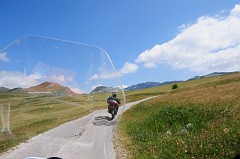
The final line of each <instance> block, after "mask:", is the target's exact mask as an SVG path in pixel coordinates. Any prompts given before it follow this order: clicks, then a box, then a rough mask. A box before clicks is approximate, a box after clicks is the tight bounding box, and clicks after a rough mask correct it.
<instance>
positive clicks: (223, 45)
mask: <svg viewBox="0 0 240 159" xmlns="http://www.w3.org/2000/svg"><path fill="white" fill-rule="evenodd" d="M239 26H240V5H235V7H234V8H233V9H232V10H231V12H230V14H229V15H228V16H226V17H223V16H222V17H221V16H214V17H209V16H204V17H200V18H198V20H197V22H196V23H195V24H192V25H182V26H181V32H180V33H179V34H178V35H177V36H176V37H175V38H174V39H172V40H170V41H168V42H166V43H163V44H161V45H155V46H154V47H153V48H151V49H149V50H146V51H144V52H142V53H141V54H140V55H139V56H138V58H137V59H136V63H138V64H143V65H144V66H145V67H147V68H152V67H155V66H156V65H158V64H161V63H165V64H168V65H171V66H172V68H173V69H189V70H191V71H193V72H204V73H207V72H213V71H237V70H240V64H239V63H240V62H239V61H240V29H239Z"/></svg>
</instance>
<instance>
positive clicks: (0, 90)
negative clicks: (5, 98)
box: [0, 87, 10, 93]
mask: <svg viewBox="0 0 240 159" xmlns="http://www.w3.org/2000/svg"><path fill="white" fill-rule="evenodd" d="M9 90H10V89H9V88H6V87H0V93H1V92H3V93H4V92H8V91H9Z"/></svg>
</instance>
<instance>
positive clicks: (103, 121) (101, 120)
mask: <svg viewBox="0 0 240 159" xmlns="http://www.w3.org/2000/svg"><path fill="white" fill-rule="evenodd" d="M93 124H94V125H96V126H101V125H105V126H111V125H114V124H117V121H116V120H112V118H111V117H108V116H97V117H95V120H94V121H93Z"/></svg>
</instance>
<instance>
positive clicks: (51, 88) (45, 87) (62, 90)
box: [28, 81, 75, 95]
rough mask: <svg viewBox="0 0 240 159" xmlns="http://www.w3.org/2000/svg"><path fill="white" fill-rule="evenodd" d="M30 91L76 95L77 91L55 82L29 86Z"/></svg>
mask: <svg viewBox="0 0 240 159" xmlns="http://www.w3.org/2000/svg"><path fill="white" fill-rule="evenodd" d="M28 91H29V92H52V93H57V94H60V95H74V94H75V93H74V92H73V91H72V90H71V89H69V88H68V87H65V86H61V85H60V84H58V83H55V82H48V81H46V82H43V83H41V84H39V85H37V86H33V87H30V88H28Z"/></svg>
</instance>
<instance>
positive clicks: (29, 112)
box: [0, 36, 125, 158]
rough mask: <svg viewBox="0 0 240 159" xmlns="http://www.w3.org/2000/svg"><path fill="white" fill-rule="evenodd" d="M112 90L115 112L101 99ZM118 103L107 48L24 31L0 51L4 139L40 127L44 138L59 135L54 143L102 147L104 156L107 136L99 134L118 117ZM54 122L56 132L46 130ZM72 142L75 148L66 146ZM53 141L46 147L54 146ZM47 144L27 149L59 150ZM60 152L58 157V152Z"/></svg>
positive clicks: (119, 89)
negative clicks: (24, 33)
mask: <svg viewBox="0 0 240 159" xmlns="http://www.w3.org/2000/svg"><path fill="white" fill-rule="evenodd" d="M112 92H116V95H117V98H118V99H121V100H120V102H121V104H119V109H118V111H117V112H115V114H114V115H115V116H112V115H113V114H112V113H111V112H109V110H108V105H109V104H108V103H107V99H108V97H109V96H112ZM124 105H125V96H124V92H123V90H122V86H121V82H120V79H119V77H117V72H116V71H115V69H114V66H113V64H112V62H111V59H110V58H109V56H108V54H107V53H106V52H105V51H104V50H103V49H101V48H99V47H95V46H90V45H86V44H81V43H77V42H69V41H65V40H59V39H54V38H46V37H39V36H24V37H22V38H20V39H18V40H16V41H15V42H13V43H11V44H9V45H8V46H6V47H5V48H3V49H2V50H1V51H0V111H1V121H2V122H1V136H2V137H4V138H5V139H6V140H9V141H10V140H12V138H14V139H15V140H18V139H21V140H22V141H24V140H27V139H29V138H31V137H33V136H35V135H37V134H42V133H44V132H45V134H47V133H49V134H47V135H46V136H47V137H48V139H46V144H51V142H53V141H55V140H59V141H58V142H56V143H58V144H69V145H68V148H69V151H72V153H77V152H75V151H78V152H79V151H83V152H82V153H85V152H84V151H88V149H89V148H90V149H91V151H92V149H94V151H95V150H96V153H99V152H102V151H104V158H108V157H111V155H112V154H109V153H110V152H109V151H110V149H111V147H112V146H111V143H109V142H110V141H111V140H106V139H104V138H107V137H108V138H110V137H111V134H112V128H111V129H110V127H113V126H114V125H116V124H117V123H118V121H119V120H120V117H121V114H122V112H123V110H124ZM89 114H90V115H89ZM87 115H88V116H87ZM82 117H83V118H82ZM79 118H81V120H80V119H79ZM75 119H77V120H75ZM73 120H74V121H73ZM70 121H72V123H71V122H70ZM68 122H70V125H69V127H68V128H67V129H66V128H65V129H64V126H65V125H66V124H63V123H68ZM62 124H63V125H62ZM59 125H62V126H60V127H61V128H59V127H58V126H59ZM56 127H58V128H59V130H58V128H57V130H56V132H57V133H56V132H51V131H52V130H50V131H49V132H46V131H47V130H49V129H53V128H56ZM103 129H106V130H103ZM108 134H110V136H108ZM62 139H64V142H63V143H62V141H61V140H62ZM21 140H19V141H20V142H21ZM43 140H44V139H43ZM68 142H69V143H68ZM74 142H76V143H77V144H78V145H79V147H78V148H76V147H74V146H73V147H71V145H73V143H74ZM56 143H54V145H52V147H58V146H57V145H56ZM76 143H75V144H76ZM34 146H35V147H38V145H31V147H34ZM29 148H30V147H29ZM59 148H60V146H59ZM48 149H49V148H46V147H43V146H42V145H41V146H39V147H38V150H37V152H31V150H29V151H30V152H31V153H30V154H29V155H34V153H35V155H34V156H41V157H47V156H53V155H58V156H59V153H60V152H57V150H56V151H54V153H55V154H53V153H52V152H50V151H51V150H48ZM98 149H99V150H98ZM108 149H109V150H108ZM33 151H34V150H33ZM48 151H49V154H48ZM98 151H99V152H98ZM40 152H41V153H40ZM51 153H52V154H51ZM61 153H62V154H60V155H62V156H59V157H63V158H64V153H63V152H61ZM92 155H93V156H92V157H94V155H97V154H94V152H92ZM25 157H26V156H25ZM65 157H67V156H65ZM90 157H91V156H90Z"/></svg>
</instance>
